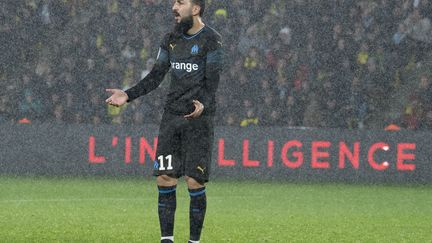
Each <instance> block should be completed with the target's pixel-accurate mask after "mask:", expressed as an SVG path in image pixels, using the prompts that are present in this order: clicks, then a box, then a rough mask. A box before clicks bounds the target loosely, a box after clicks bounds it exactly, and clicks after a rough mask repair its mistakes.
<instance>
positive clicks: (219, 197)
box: [0, 195, 264, 203]
mask: <svg viewBox="0 0 432 243" xmlns="http://www.w3.org/2000/svg"><path fill="white" fill-rule="evenodd" d="M263 197H264V196H258V195H256V196H229V195H227V196H222V197H221V196H213V197H212V196H209V198H208V200H226V199H230V198H231V199H232V198H234V199H254V198H255V199H256V198H258V199H259V198H263ZM178 198H182V199H183V197H178ZM151 200H156V198H114V197H102V198H38V199H0V203H33V202H84V201H101V202H102V201H151Z"/></svg>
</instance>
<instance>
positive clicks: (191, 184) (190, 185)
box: [185, 176, 205, 189]
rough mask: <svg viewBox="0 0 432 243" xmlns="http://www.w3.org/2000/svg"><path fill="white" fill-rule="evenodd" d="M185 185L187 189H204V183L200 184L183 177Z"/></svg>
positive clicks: (188, 177) (192, 179)
mask: <svg viewBox="0 0 432 243" xmlns="http://www.w3.org/2000/svg"><path fill="white" fill-rule="evenodd" d="M185 180H186V183H187V185H188V188H189V189H198V188H201V187H204V186H205V185H204V183H200V182H198V181H197V180H195V179H194V178H192V177H190V176H185Z"/></svg>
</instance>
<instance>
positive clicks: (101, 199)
mask: <svg viewBox="0 0 432 243" xmlns="http://www.w3.org/2000/svg"><path fill="white" fill-rule="evenodd" d="M149 200H152V199H151V198H51V199H50V198H40V199H4V200H0V203H26V202H81V201H149Z"/></svg>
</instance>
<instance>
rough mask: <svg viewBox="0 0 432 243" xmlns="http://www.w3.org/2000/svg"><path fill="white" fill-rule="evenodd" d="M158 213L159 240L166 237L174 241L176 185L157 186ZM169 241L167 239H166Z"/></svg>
mask: <svg viewBox="0 0 432 243" xmlns="http://www.w3.org/2000/svg"><path fill="white" fill-rule="evenodd" d="M158 189H159V199H158V213H159V223H160V229H161V236H162V238H161V240H164V239H168V240H171V238H170V237H172V241H174V237H173V236H174V215H175V210H176V205H177V202H176V186H170V187H162V186H158ZM168 242H169V241H168Z"/></svg>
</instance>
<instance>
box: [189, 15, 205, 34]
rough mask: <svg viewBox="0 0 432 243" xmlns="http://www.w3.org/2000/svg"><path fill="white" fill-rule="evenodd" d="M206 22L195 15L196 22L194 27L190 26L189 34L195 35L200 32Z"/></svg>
mask: <svg viewBox="0 0 432 243" xmlns="http://www.w3.org/2000/svg"><path fill="white" fill-rule="evenodd" d="M204 26H205V24H204V23H203V22H202V19H201V18H200V17H194V24H193V26H192V28H190V29H189V30H188V31H187V32H186V33H187V34H188V35H195V34H196V33H198V32H199V31H200V30H201V29H202V28H204Z"/></svg>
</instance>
